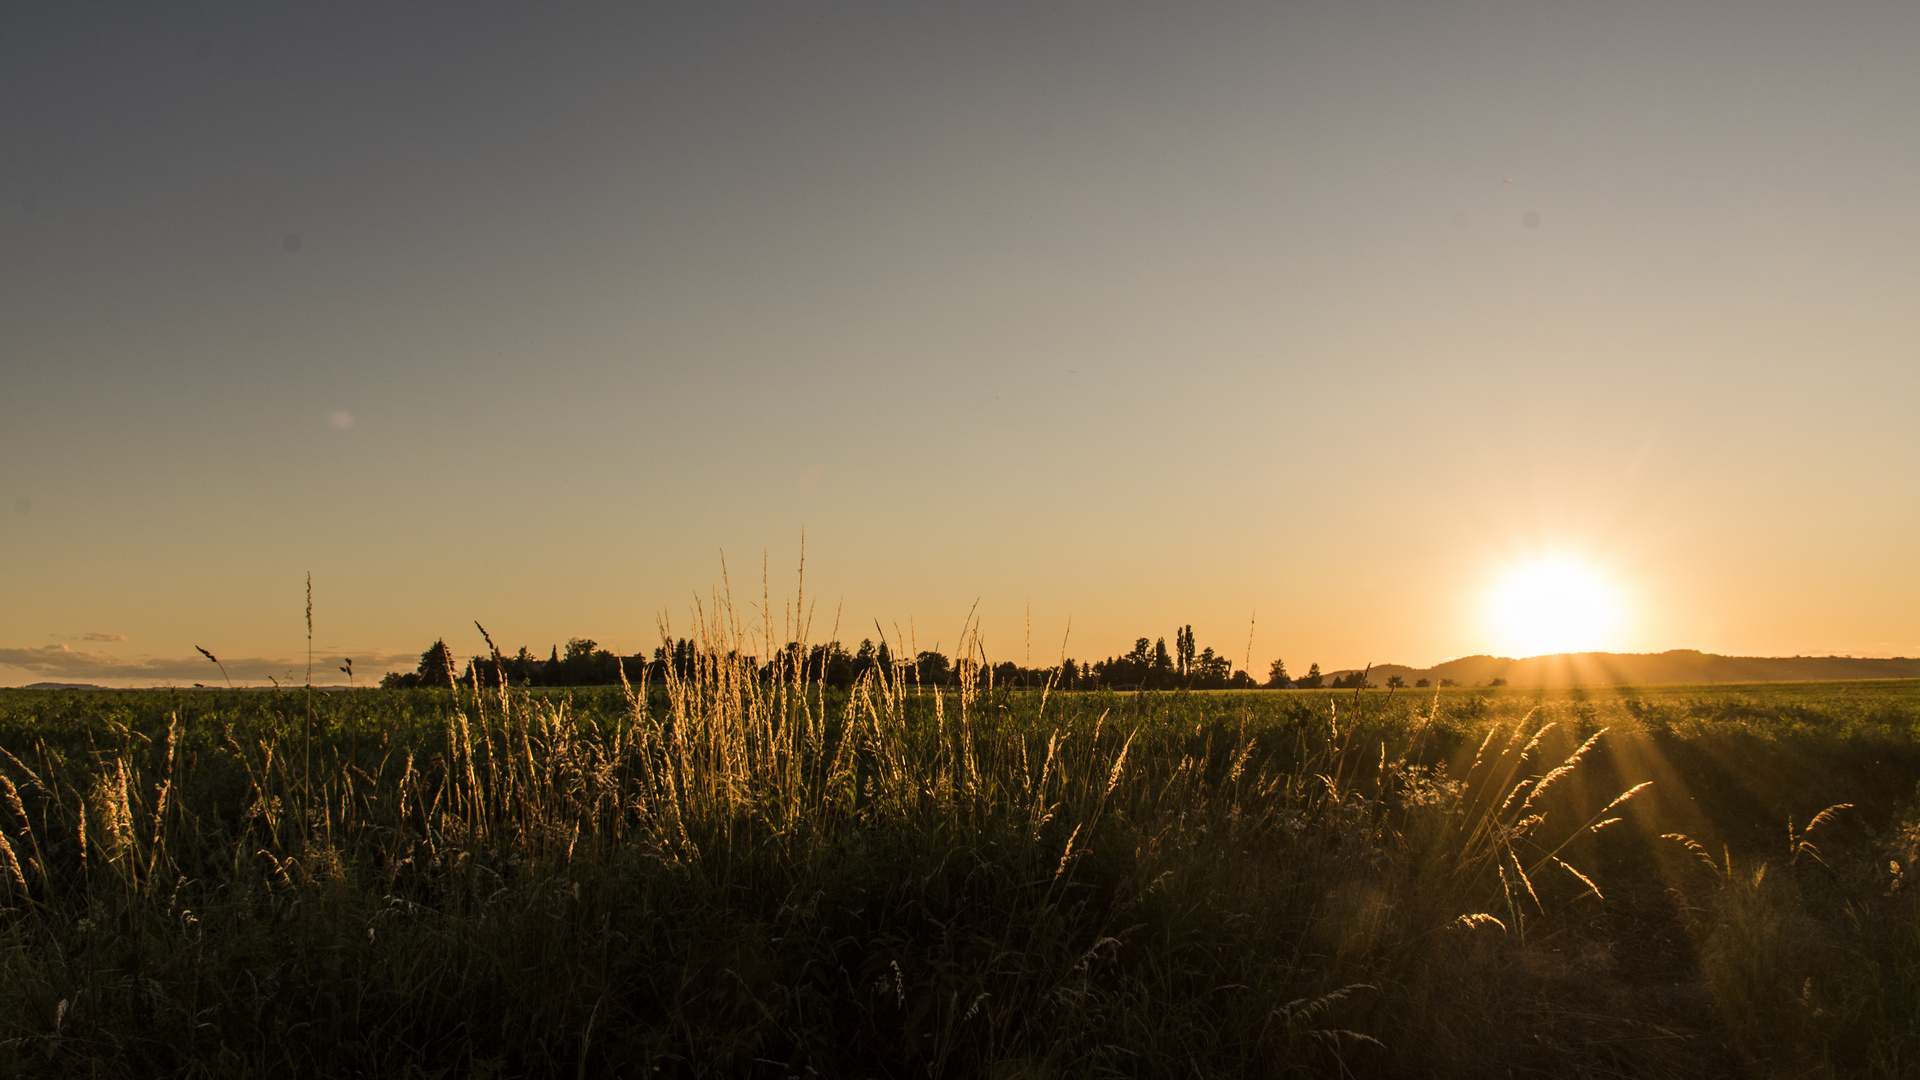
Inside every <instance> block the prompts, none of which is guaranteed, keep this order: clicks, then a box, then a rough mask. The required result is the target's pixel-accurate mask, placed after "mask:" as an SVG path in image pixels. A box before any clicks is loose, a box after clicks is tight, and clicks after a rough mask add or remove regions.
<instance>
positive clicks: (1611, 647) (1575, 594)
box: [1486, 555, 1626, 657]
mask: <svg viewBox="0 0 1920 1080" xmlns="http://www.w3.org/2000/svg"><path fill="white" fill-rule="evenodd" d="M1486 606H1487V612H1486V614H1487V623H1488V628H1489V629H1490V630H1491V631H1492V633H1493V635H1494V640H1495V642H1496V643H1497V646H1498V648H1499V649H1500V650H1501V651H1502V652H1503V653H1504V654H1505V655H1509V656H1515V657H1525V656H1543V655H1546V654H1549V653H1564V652H1608V651H1617V650H1619V649H1620V647H1621V645H1622V641H1621V632H1622V624H1623V622H1624V618H1625V615H1626V602H1625V598H1624V596H1623V595H1622V593H1621V590H1620V588H1619V586H1618V585H1616V584H1615V583H1614V582H1613V581H1612V579H1611V578H1610V577H1609V576H1608V575H1607V574H1606V573H1605V572H1604V571H1602V570H1600V569H1598V568H1596V567H1594V566H1593V565H1591V564H1589V563H1586V562H1584V561H1581V560H1580V559H1577V558H1573V557H1571V556H1564V555H1553V556H1544V557H1540V558H1536V559H1532V560H1529V561H1527V562H1523V563H1519V564H1517V565H1514V566H1512V567H1509V568H1508V569H1507V570H1506V571H1505V572H1504V573H1502V574H1501V575H1500V576H1499V577H1498V578H1497V579H1496V580H1495V582H1494V584H1493V587H1492V588H1491V589H1490V590H1489V591H1488V593H1487V601H1486Z"/></svg>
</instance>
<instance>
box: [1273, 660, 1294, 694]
mask: <svg viewBox="0 0 1920 1080" xmlns="http://www.w3.org/2000/svg"><path fill="white" fill-rule="evenodd" d="M1291 681H1292V680H1290V679H1288V678H1287V662H1286V661H1285V660H1280V659H1275V660H1274V662H1273V663H1271V664H1268V665H1267V686H1268V688H1270V689H1273V690H1285V689H1286V688H1287V686H1288V685H1289V684H1290V683H1291Z"/></svg>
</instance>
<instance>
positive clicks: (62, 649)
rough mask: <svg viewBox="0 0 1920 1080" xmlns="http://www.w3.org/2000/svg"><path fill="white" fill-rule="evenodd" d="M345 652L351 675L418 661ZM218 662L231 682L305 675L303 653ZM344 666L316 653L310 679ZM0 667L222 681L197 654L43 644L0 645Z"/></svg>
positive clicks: (94, 678) (329, 677)
mask: <svg viewBox="0 0 1920 1080" xmlns="http://www.w3.org/2000/svg"><path fill="white" fill-rule="evenodd" d="M89 636H90V637H91V635H89ZM118 640H125V639H124V638H119V639H118ZM348 655H352V657H353V667H354V671H355V672H356V673H361V672H364V673H366V674H368V675H372V676H376V677H377V676H378V675H379V674H380V673H381V672H383V671H386V670H388V669H390V668H393V667H407V668H411V667H413V665H414V664H416V663H418V662H419V659H420V658H419V656H418V655H417V654H414V653H397V652H388V651H386V650H383V649H366V650H363V651H360V652H355V653H352V654H348ZM220 662H221V663H222V664H224V665H225V666H226V669H227V674H228V675H229V676H231V677H232V678H233V680H234V681H235V682H266V681H267V680H268V678H269V677H271V678H276V679H279V680H281V681H282V682H285V681H286V680H287V679H288V678H290V677H291V678H301V677H304V675H305V673H306V668H307V661H306V657H304V656H302V657H298V658H292V657H271V656H242V657H226V656H222V657H221V658H220ZM345 664H346V657H345V655H342V656H319V655H316V656H315V657H314V658H313V672H314V681H315V682H327V683H335V682H339V681H341V677H340V676H339V675H338V674H337V673H336V672H335V670H334V669H335V668H338V667H341V666H343V665H345ZM0 668H17V669H19V670H22V671H26V672H29V673H31V674H34V675H38V676H42V677H53V678H59V679H63V680H68V681H85V682H100V681H102V680H114V681H119V682H131V683H136V684H141V685H148V684H154V683H194V682H205V683H218V682H220V681H222V680H221V678H220V669H219V668H217V667H215V666H214V665H213V664H210V663H208V662H207V659H206V657H204V656H199V655H197V654H196V655H192V656H180V657H151V656H148V657H127V656H114V655H112V654H109V653H101V652H86V651H83V650H79V649H71V648H68V647H67V646H65V645H42V646H40V647H38V648H25V649H8V648H0Z"/></svg>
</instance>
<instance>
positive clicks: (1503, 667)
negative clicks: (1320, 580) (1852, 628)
mask: <svg viewBox="0 0 1920 1080" xmlns="http://www.w3.org/2000/svg"><path fill="white" fill-rule="evenodd" d="M1328 674H1329V679H1328V681H1329V682H1331V681H1332V678H1331V676H1334V675H1345V674H1347V672H1346V671H1338V672H1329V673H1328ZM1394 675H1398V676H1400V677H1401V678H1402V679H1405V680H1406V682H1407V685H1408V686H1412V685H1413V684H1414V683H1416V682H1418V681H1419V680H1421V679H1428V680H1431V681H1432V682H1433V683H1434V684H1435V685H1438V684H1439V682H1440V680H1442V679H1452V680H1453V681H1454V682H1456V683H1459V684H1460V685H1461V686H1475V685H1484V684H1486V683H1488V682H1491V681H1492V680H1494V679H1505V680H1507V682H1509V683H1511V684H1512V685H1514V686H1654V685H1659V684H1662V683H1669V684H1671V683H1741V682H1827V681H1833V680H1844V679H1920V660H1910V659H1908V658H1906V657H1903V656H1900V657H1894V658H1893V659H1890V660H1872V659H1866V658H1863V657H1853V656H1720V655H1717V654H1715V653H1703V652H1701V651H1699V650H1698V649H1669V650H1668V651H1666V652H1662V653H1604V652H1588V653H1555V654H1554V655H1552V656H1532V657H1527V658H1526V659H1522V660H1515V659H1511V658H1509V657H1505V656H1463V657H1460V658H1459V659H1457V660H1448V661H1446V662H1445V663H1440V664H1435V665H1434V666H1432V667H1430V668H1413V667H1408V666H1406V665H1405V664H1378V665H1375V667H1374V669H1373V673H1372V674H1371V675H1369V676H1368V681H1369V682H1372V683H1373V684H1374V685H1376V686H1385V685H1386V684H1387V679H1389V678H1390V677H1392V676H1394Z"/></svg>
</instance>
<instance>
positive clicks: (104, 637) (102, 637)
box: [80, 630, 127, 641]
mask: <svg viewBox="0 0 1920 1080" xmlns="http://www.w3.org/2000/svg"><path fill="white" fill-rule="evenodd" d="M80 640H81V641H125V640H127V635H125V634H109V633H107V632H105V631H104V630H89V631H87V632H86V633H84V634H81V635H80Z"/></svg>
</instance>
